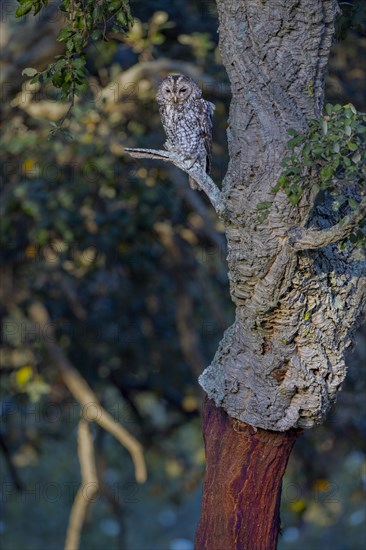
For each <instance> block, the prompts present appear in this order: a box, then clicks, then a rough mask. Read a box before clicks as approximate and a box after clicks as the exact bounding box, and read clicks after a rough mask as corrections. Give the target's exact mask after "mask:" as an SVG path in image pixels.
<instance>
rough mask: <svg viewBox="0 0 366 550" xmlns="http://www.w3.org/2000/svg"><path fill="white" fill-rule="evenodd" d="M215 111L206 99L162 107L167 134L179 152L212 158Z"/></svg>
mask: <svg viewBox="0 0 366 550" xmlns="http://www.w3.org/2000/svg"><path fill="white" fill-rule="evenodd" d="M213 109H214V106H213V104H212V103H210V102H208V101H205V100H204V99H193V100H190V101H189V100H188V101H186V102H184V103H178V104H174V103H169V102H167V103H165V104H163V105H160V115H161V120H162V123H163V126H164V130H165V133H166V135H167V137H168V139H169V141H171V142H172V144H173V145H174V147H175V148H176V149H177V150H180V151H181V152H182V153H185V154H192V155H193V154H194V155H195V156H196V155H197V154H198V155H199V156H202V155H203V154H207V155H208V156H210V154H211V140H212V113H213Z"/></svg>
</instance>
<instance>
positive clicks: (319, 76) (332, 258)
mask: <svg viewBox="0 0 366 550" xmlns="http://www.w3.org/2000/svg"><path fill="white" fill-rule="evenodd" d="M217 5H218V10H219V19H220V28H219V32H220V47H221V54H222V58H223V62H224V64H225V67H226V69H227V72H228V75H229V78H230V81H231V87H232V103H231V109H230V119H229V130H228V136H229V153H230V158H231V160H230V164H229V167H228V172H227V174H226V177H225V180H224V184H223V201H224V207H225V211H226V212H227V213H228V216H227V217H228V218H229V219H230V221H227V222H226V236H227V241H228V264H229V279H230V286H231V296H232V299H233V301H234V302H235V304H236V319H235V323H234V324H233V325H232V326H231V327H230V328H229V329H228V330H227V331H226V333H225V335H224V337H223V339H222V342H221V344H220V346H219V349H218V351H217V353H216V355H215V357H214V360H213V362H212V364H211V365H210V366H209V367H208V368H207V369H206V370H205V372H204V373H203V374H202V375H201V377H200V383H201V385H202V387H203V389H204V390H205V391H206V393H207V394H208V396H209V397H210V398H212V399H213V400H214V402H215V403H216V405H217V406H220V407H223V408H224V409H225V410H226V411H227V412H228V414H229V415H230V416H232V417H234V418H237V419H239V420H242V421H244V422H246V423H248V424H250V425H251V426H256V427H261V428H264V429H268V430H276V431H285V430H288V429H290V428H294V427H304V428H310V427H312V426H313V425H314V424H317V423H320V422H321V421H322V420H323V419H324V416H325V414H326V412H327V411H328V409H329V407H330V405H331V404H332V402H333V401H334V400H335V397H336V394H337V392H338V390H339V389H340V386H341V384H342V381H343V379H344V377H345V372H346V368H345V363H344V351H345V348H346V347H347V346H348V345H349V343H350V338H351V336H352V332H353V330H354V329H355V327H356V324H357V322H358V321H360V319H361V318H362V317H363V315H364V312H365V305H366V259H365V255H363V254H362V253H361V252H359V253H358V256H357V255H356V254H353V252H352V248H351V247H349V248H346V249H345V250H343V251H340V250H339V249H338V247H337V244H336V243H335V244H329V245H328V246H325V247H323V248H320V246H323V245H322V243H324V242H326V239H325V241H324V239H323V240H322V239H321V238H320V239H318V245H317V246H318V247H319V248H317V247H316V246H315V249H314V250H296V249H295V246H293V242H292V240H291V239H290V232H292V235H294V231H295V234H296V230H297V229H296V228H299V227H303V226H305V227H311V228H313V229H328V228H329V227H331V226H332V225H333V224H334V223H335V220H334V219H333V214H332V212H331V211H330V207H328V206H327V204H326V202H323V203H319V204H318V206H317V207H316V208H314V200H315V197H314V196H313V195H312V193H311V191H308V192H305V193H304V196H303V198H302V200H301V203H300V205H299V206H297V207H292V206H290V205H289V203H288V200H287V198H286V196H285V195H284V193H278V194H277V195H276V196H275V198H274V196H273V194H271V193H270V191H271V188H272V187H273V186H274V185H275V183H276V182H277V179H278V177H279V175H280V173H281V167H280V161H281V160H282V158H283V157H284V155H285V152H286V144H287V141H288V139H289V136H288V134H287V129H288V128H294V129H296V130H298V131H301V130H302V129H303V128H305V127H306V125H307V121H308V120H309V119H312V118H319V117H320V116H321V114H322V106H323V90H324V76H325V70H326V65H327V60H328V54H329V50H330V46H331V41H332V35H333V26H334V19H335V16H336V12H337V3H336V2H335V1H334V0H323V1H321V0H283V1H280V0H262V1H260V0H218V2H217ZM313 177H314V175H311V174H309V175H308V176H306V177H305V176H304V184H305V188H308V189H311V187H312V179H311V178H313ZM262 201H273V204H272V207H271V211H270V215H269V217H268V218H267V219H266V220H265V221H264V222H262V223H259V222H258V210H257V205H258V203H260V202H262ZM328 242H329V241H328ZM305 248H306V247H305ZM309 248H312V247H309Z"/></svg>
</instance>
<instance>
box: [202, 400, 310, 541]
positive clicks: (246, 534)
mask: <svg viewBox="0 0 366 550" xmlns="http://www.w3.org/2000/svg"><path fill="white" fill-rule="evenodd" d="M203 434H204V440H205V450H206V457H207V460H206V476H205V482H204V489H203V496H202V507H201V517H200V521H199V524H198V528H197V532H196V544H195V548H196V550H224V549H225V550H226V549H227V550H274V549H275V548H276V544H277V538H278V533H279V529H280V518H279V503H280V497H281V484H282V476H283V474H284V472H285V469H286V465H287V461H288V458H289V456H290V453H291V450H292V447H293V445H294V443H295V441H296V439H297V437H298V436H299V435H300V434H301V430H289V431H288V432H286V433H285V434H284V433H279V432H270V431H265V430H261V429H259V430H256V429H255V428H252V427H251V426H248V425H247V424H244V423H243V422H240V421H238V420H235V419H233V418H230V417H229V416H228V415H227V414H226V413H225V411H223V410H222V409H221V408H216V406H215V404H214V403H213V401H211V400H209V399H207V400H206V403H205V405H204V415H203Z"/></svg>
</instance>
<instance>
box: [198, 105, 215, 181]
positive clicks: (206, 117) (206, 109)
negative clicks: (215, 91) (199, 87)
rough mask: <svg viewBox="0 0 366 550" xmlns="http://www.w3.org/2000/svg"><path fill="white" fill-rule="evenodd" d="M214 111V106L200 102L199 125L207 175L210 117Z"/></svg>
mask: <svg viewBox="0 0 366 550" xmlns="http://www.w3.org/2000/svg"><path fill="white" fill-rule="evenodd" d="M214 110H215V105H214V104H213V103H211V102H210V101H206V100H205V99H201V100H200V111H201V119H200V125H201V129H202V136H203V141H204V144H205V149H206V153H207V157H206V172H207V173H209V171H210V168H211V159H212V117H213V112H214Z"/></svg>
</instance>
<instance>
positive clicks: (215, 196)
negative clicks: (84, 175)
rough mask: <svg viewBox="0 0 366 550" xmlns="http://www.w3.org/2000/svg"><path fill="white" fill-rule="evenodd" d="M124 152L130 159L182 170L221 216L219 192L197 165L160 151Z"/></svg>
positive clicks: (132, 149)
mask: <svg viewBox="0 0 366 550" xmlns="http://www.w3.org/2000/svg"><path fill="white" fill-rule="evenodd" d="M125 151H127V152H128V153H129V154H130V155H131V157H134V158H141V159H143V158H146V159H155V160H163V161H164V162H167V161H169V162H171V163H173V164H174V165H175V166H177V167H178V168H180V169H181V170H183V172H186V173H187V174H189V175H190V176H192V178H193V179H194V181H195V182H196V183H198V185H199V186H200V188H201V189H202V191H204V192H205V193H206V195H207V196H208V198H209V199H210V201H211V204H212V206H213V207H214V209H215V211H216V212H217V214H218V215H219V216H222V215H223V212H224V203H223V200H222V195H221V191H220V190H219V188H218V187H217V185H216V184H215V183H214V181H213V180H212V179H211V178H210V176H209V175H208V174H206V172H205V171H204V170H203V169H202V168H201V166H199V165H198V164H197V163H195V164H194V165H193V166H189V163H188V162H187V161H186V160H185V159H184V158H183V157H182V156H181V155H178V154H177V153H173V152H171V151H164V150H161V149H159V150H158V149H137V148H130V147H126V148H125Z"/></svg>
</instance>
